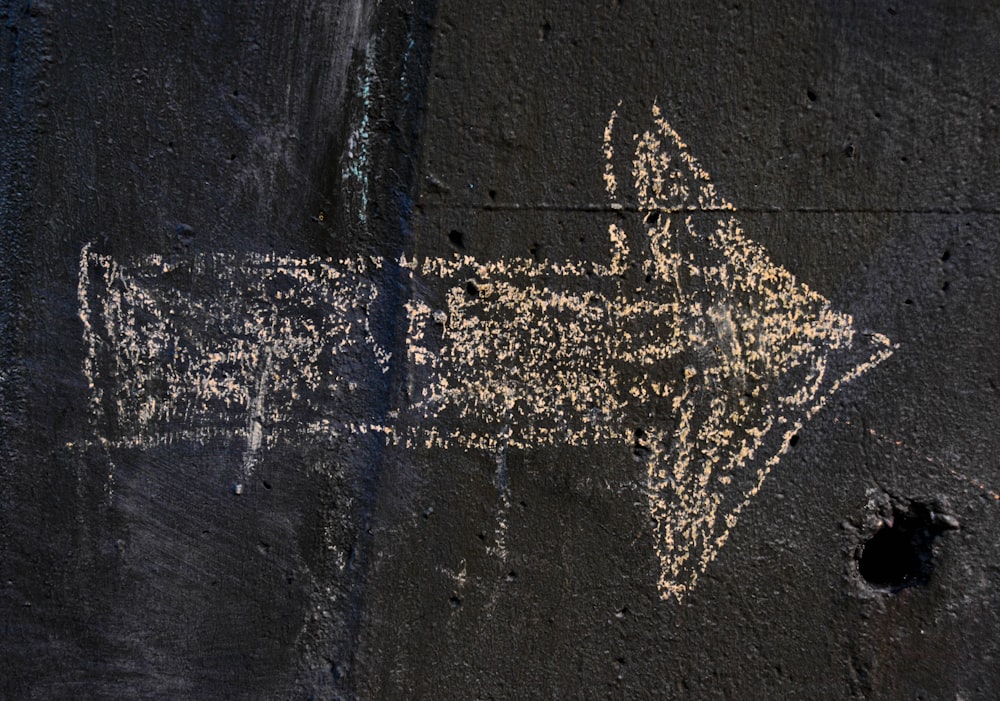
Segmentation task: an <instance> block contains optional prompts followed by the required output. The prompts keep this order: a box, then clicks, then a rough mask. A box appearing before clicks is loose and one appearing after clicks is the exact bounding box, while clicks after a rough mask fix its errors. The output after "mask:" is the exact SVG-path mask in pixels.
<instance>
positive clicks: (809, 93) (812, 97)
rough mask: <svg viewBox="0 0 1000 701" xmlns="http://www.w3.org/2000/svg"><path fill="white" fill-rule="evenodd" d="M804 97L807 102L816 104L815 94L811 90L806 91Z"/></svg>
mask: <svg viewBox="0 0 1000 701" xmlns="http://www.w3.org/2000/svg"><path fill="white" fill-rule="evenodd" d="M806 97H808V98H809V102H816V93H814V92H813V91H812V90H806Z"/></svg>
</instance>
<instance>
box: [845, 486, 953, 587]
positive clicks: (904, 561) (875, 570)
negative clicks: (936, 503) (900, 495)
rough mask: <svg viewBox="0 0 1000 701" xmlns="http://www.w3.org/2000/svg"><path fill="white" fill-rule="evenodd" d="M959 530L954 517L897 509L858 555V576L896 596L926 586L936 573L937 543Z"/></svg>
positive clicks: (924, 508) (914, 507) (919, 507)
mask: <svg viewBox="0 0 1000 701" xmlns="http://www.w3.org/2000/svg"><path fill="white" fill-rule="evenodd" d="M957 527H958V523H957V521H955V519H954V518H953V517H951V516H946V515H942V514H936V513H935V512H934V511H933V509H932V508H931V507H930V506H928V505H926V504H920V503H917V502H913V503H911V504H910V506H909V507H907V508H900V507H896V506H894V507H893V508H892V516H891V517H890V518H887V519H884V521H883V525H882V526H881V527H880V528H879V529H878V530H877V531H875V533H874V534H873V535H872V536H871V538H869V539H868V541H867V542H866V543H865V544H864V545H863V546H862V548H861V550H860V552H859V553H858V556H857V560H858V572H859V573H860V574H861V576H862V577H863V578H864V580H865V581H866V582H868V584H870V585H871V586H873V587H876V588H879V589H884V590H887V591H890V592H893V593H895V592H898V591H901V590H902V589H906V588H907V587H917V586H923V585H925V584H927V583H928V582H930V579H931V572H932V571H933V569H934V568H933V561H932V555H933V548H932V545H933V542H934V539H935V538H937V537H938V536H939V535H941V534H942V533H943V532H944V531H946V530H949V529H952V528H957Z"/></svg>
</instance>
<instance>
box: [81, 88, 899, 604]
mask: <svg viewBox="0 0 1000 701" xmlns="http://www.w3.org/2000/svg"><path fill="white" fill-rule="evenodd" d="M618 119H619V115H618V113H617V111H616V112H615V113H613V114H612V115H611V119H610V120H609V122H608V125H607V129H606V131H605V135H604V145H603V153H604V156H605V159H606V165H605V167H604V170H603V177H604V182H605V185H606V187H607V190H608V193H609V196H610V197H611V200H612V204H613V205H614V206H615V208H616V209H617V210H620V211H618V212H616V213H615V216H616V221H614V222H611V223H609V226H608V235H609V255H608V258H607V260H606V261H604V262H589V263H585V262H573V261H542V262H537V261H534V260H532V259H525V258H513V259H507V260H498V261H492V262H480V261H477V260H475V259H473V258H471V257H468V256H465V257H459V256H455V257H453V258H447V259H446V258H428V259H423V260H407V259H402V260H401V261H399V262H398V269H399V270H400V272H401V273H402V274H403V275H408V276H412V277H413V278H419V279H420V280H421V281H422V282H421V284H419V285H417V284H414V285H411V288H412V289H417V290H423V291H422V292H418V293H414V296H413V297H412V298H411V299H410V300H409V301H408V302H407V303H406V315H407V324H408V328H407V337H406V355H405V362H406V364H407V374H406V377H407V382H408V385H407V387H406V391H407V395H408V397H409V406H408V407H407V408H406V410H404V411H399V412H390V414H389V417H390V422H389V423H381V422H373V421H371V420H369V419H367V418H366V417H364V416H352V415H349V414H347V412H346V410H345V409H344V407H346V406H348V405H349V403H348V402H346V401H343V400H344V399H345V398H346V394H347V393H353V392H363V391H365V390H366V383H368V382H370V381H371V378H372V377H373V373H374V374H381V372H384V371H385V370H386V369H387V368H388V363H389V362H390V356H389V353H388V352H387V351H386V350H385V349H383V348H381V347H380V346H379V345H378V344H377V343H376V341H375V339H374V337H373V335H372V331H371V327H370V325H369V321H368V320H369V315H370V313H371V307H372V304H373V303H374V302H375V300H376V298H377V289H376V287H375V286H374V284H373V283H372V282H370V277H371V275H370V274H369V273H370V270H371V268H373V267H381V266H382V265H383V264H384V263H385V262H384V261H382V260H371V259H368V260H365V259H356V260H345V261H328V260H321V259H316V258H310V259H293V258H284V257H276V256H244V257H240V258H237V257H235V256H225V255H208V256H199V257H195V258H192V259H187V260H185V261H183V262H177V263H172V262H169V261H167V260H165V259H161V258H159V257H151V258H147V259H145V260H142V261H139V262H138V263H135V264H131V265H126V264H119V263H117V262H115V261H113V260H111V259H110V258H108V257H106V256H102V255H98V254H95V253H93V252H91V251H89V250H88V249H85V250H84V252H83V258H82V262H81V274H80V315H81V319H82V320H83V324H84V334H85V337H86V343H87V349H88V351H87V357H86V359H85V361H84V372H85V373H86V375H87V379H88V382H89V384H90V387H91V392H92V408H93V411H94V412H95V416H96V424H97V425H98V426H99V427H103V429H102V430H103V435H101V438H102V439H103V440H106V441H108V442H111V443H113V444H117V445H126V446H137V447H144V446H150V445H155V444H157V443H162V442H169V441H173V440H195V441H198V440H207V439H210V438H212V437H213V436H219V435H228V436H237V437H239V438H240V439H241V440H242V443H243V446H242V450H243V463H244V471H245V472H246V473H247V474H249V473H250V472H251V471H252V470H253V468H254V465H255V464H256V461H257V460H258V459H259V455H260V453H261V451H262V450H263V449H264V448H266V447H267V446H268V445H269V442H271V441H274V440H277V439H280V438H287V437H295V438H296V439H297V440H303V439H308V438H315V439H318V440H324V439H325V438H328V437H329V436H332V435H377V436H382V437H384V439H385V440H387V441H389V442H392V443H395V444H397V445H400V446H405V447H407V448H410V449H435V448H449V447H460V448H466V449H470V448H471V449H477V450H485V451H490V452H492V453H494V454H495V455H496V456H497V461H498V462H497V465H498V472H497V475H498V476H497V480H498V491H499V493H500V496H501V500H502V503H503V504H506V500H507V493H506V471H505V465H506V462H505V456H504V454H505V452H506V451H508V450H511V449H531V448H534V447H538V446H542V445H555V444H562V445H571V446H580V447H583V446H588V445H596V444H599V443H605V442H609V441H611V442H620V443H623V444H625V445H627V446H628V447H629V448H631V449H632V450H633V452H634V453H635V454H637V455H647V456H648V457H647V458H646V462H645V466H646V470H647V475H646V487H647V491H648V494H649V510H650V515H651V517H652V520H653V522H654V524H655V525H654V527H653V528H654V542H655V545H656V552H657V555H658V557H659V561H660V570H661V574H660V577H659V582H658V585H659V589H660V592H661V594H662V595H663V597H664V598H667V597H670V596H673V597H676V598H677V599H680V598H682V597H683V596H684V594H685V593H686V592H687V591H689V590H690V589H691V587H693V586H695V584H696V583H697V581H698V577H699V575H700V574H701V573H702V572H703V571H704V570H705V568H706V567H707V566H708V565H709V563H710V562H711V561H712V560H713V559H714V558H715V557H716V555H717V553H718V552H719V549H720V548H721V547H722V545H723V544H724V543H725V542H726V539H727V538H728V536H729V533H730V530H731V529H732V528H733V526H734V525H735V524H736V521H737V518H738V516H739V514H740V512H741V510H742V509H743V508H744V507H745V506H746V504H747V503H749V500H750V499H751V498H753V496H754V495H756V494H757V493H758V491H759V490H760V488H761V485H762V484H763V481H764V479H765V477H766V476H767V475H768V473H769V472H770V470H771V469H772V468H773V467H774V465H775V464H777V462H778V459H779V458H780V456H781V455H782V454H783V453H784V452H785V450H786V449H787V446H788V442H789V440H790V439H791V437H792V436H793V435H794V433H795V432H796V431H797V430H799V428H800V427H801V426H802V425H803V423H804V422H805V421H807V420H808V419H809V418H811V417H812V416H813V415H814V414H815V413H816V412H817V411H818V410H819V409H820V408H821V407H822V406H823V405H824V403H825V402H826V401H827V399H828V398H829V397H830V396H831V395H832V394H833V393H834V392H835V391H837V389H838V388H840V387H841V386H842V385H843V384H844V383H845V382H848V381H850V380H852V379H854V378H855V377H857V376H858V375H860V374H861V373H863V372H864V371H866V370H868V369H869V368H871V367H873V366H874V365H876V364H877V363H879V362H881V361H882V360H884V359H885V358H887V357H888V356H889V355H890V354H891V352H892V351H891V345H890V343H889V341H888V339H886V338H885V337H883V336H880V335H878V334H869V335H863V334H861V333H859V332H858V331H857V330H856V329H855V328H854V326H853V322H852V319H851V317H850V316H848V315H846V314H843V313H839V312H836V311H834V310H833V309H831V308H830V305H829V302H828V301H827V300H826V299H824V298H823V297H822V296H820V295H819V294H817V293H816V292H814V291H812V290H810V289H809V288H808V287H806V286H805V285H804V284H802V283H800V282H798V281H796V280H795V278H794V277H793V276H792V275H791V274H790V273H789V272H788V271H786V270H784V269H783V268H781V267H780V266H778V265H776V264H774V263H773V262H772V261H771V260H770V259H769V258H768V256H767V254H766V253H765V252H764V251H763V249H761V247H759V246H757V245H756V244H754V243H753V242H751V241H750V240H748V239H747V238H746V237H745V236H744V234H743V231H742V229H741V227H740V224H739V221H738V220H737V219H736V217H735V215H734V213H733V212H734V208H733V206H732V205H731V204H730V203H728V202H727V201H726V200H724V199H723V198H722V197H721V196H719V195H718V194H717V193H716V191H715V188H714V186H713V185H712V183H711V181H710V179H709V176H708V173H707V172H706V171H705V170H704V168H702V167H701V166H700V164H699V163H698V162H697V161H696V160H695V159H694V158H693V157H692V156H691V155H690V153H689V152H688V150H687V147H686V146H685V145H684V144H683V143H682V142H681V140H680V138H679V137H678V135H677V134H676V132H674V131H673V129H672V128H671V127H670V125H669V124H668V123H667V122H666V121H665V120H664V118H663V116H662V114H661V112H660V110H659V109H658V108H656V107H654V109H653V115H652V125H651V128H650V129H648V130H645V131H643V132H642V133H641V134H636V135H635V136H634V138H633V142H634V146H633V157H632V159H631V163H630V168H629V169H628V170H629V174H628V175H629V177H628V178H627V179H626V178H624V177H623V174H622V173H616V168H615V158H616V147H615V145H613V144H614V142H613V140H614V138H615V131H616V124H617V123H616V120H618ZM619 145H620V142H619ZM617 150H620V147H619V148H618V149H617ZM626 185H628V186H629V187H626ZM628 197H632V198H633V199H634V205H635V207H634V209H635V210H637V211H636V212H629V211H628V210H627V209H626V208H625V207H624V206H623V205H622V203H623V202H624V201H625V200H626V198H628ZM619 215H620V216H619ZM630 217H631V218H630ZM394 265H395V264H394ZM182 289H183V290H186V292H181V291H180V290H182ZM355 405H357V404H355ZM234 417H238V420H234ZM499 518H500V522H501V528H502V529H503V530H505V529H506V525H507V524H506V518H507V508H506V506H504V507H503V508H502V509H501V513H500V515H499ZM498 543H499V547H501V548H502V547H504V545H505V544H504V539H503V537H502V532H501V533H500V534H499V536H498Z"/></svg>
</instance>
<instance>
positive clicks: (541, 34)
mask: <svg viewBox="0 0 1000 701" xmlns="http://www.w3.org/2000/svg"><path fill="white" fill-rule="evenodd" d="M551 34H552V24H551V23H550V22H549V21H548V20H546V21H545V22H543V23H542V25H541V26H540V27H539V28H538V40H539V41H548V40H549V36H551Z"/></svg>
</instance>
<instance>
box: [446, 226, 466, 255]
mask: <svg viewBox="0 0 1000 701" xmlns="http://www.w3.org/2000/svg"><path fill="white" fill-rule="evenodd" d="M448 240H449V241H451V245H452V246H454V247H455V248H457V249H458V250H460V251H464V250H465V235H464V234H463V233H462V232H461V231H459V230H458V229H452V230H451V231H449V232H448Z"/></svg>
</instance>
